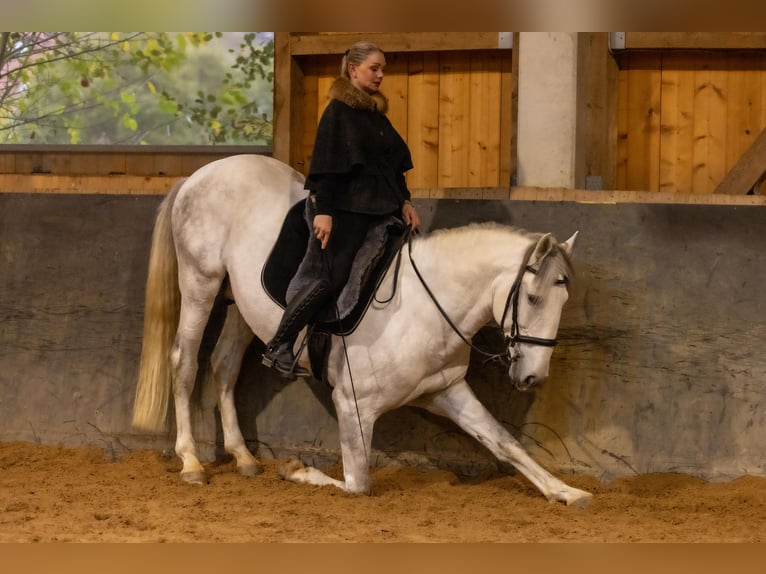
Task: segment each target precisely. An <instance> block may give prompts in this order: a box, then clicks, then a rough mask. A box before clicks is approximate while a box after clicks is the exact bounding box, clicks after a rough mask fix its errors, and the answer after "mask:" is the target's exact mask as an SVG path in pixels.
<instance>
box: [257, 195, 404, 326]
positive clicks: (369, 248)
mask: <svg viewBox="0 0 766 574" xmlns="http://www.w3.org/2000/svg"><path fill="white" fill-rule="evenodd" d="M304 205H305V200H301V201H299V202H298V203H296V204H295V205H293V206H292V207H291V208H290V210H289V211H288V212H287V216H286V217H285V220H284V222H283V223H282V228H281V230H280V232H279V236H278V237H277V241H276V243H275V244H274V247H273V248H272V250H271V253H270V254H269V257H268V259H267V260H266V263H265V264H264V266H263V271H262V273H261V284H262V285H263V288H264V290H265V291H266V293H268V295H269V296H270V297H271V298H272V299H273V300H274V301H275V302H276V303H278V304H279V305H280V307H282V308H283V309H284V308H285V307H286V306H287V300H286V293H287V287H288V285H289V284H290V281H291V279H292V278H293V276H294V275H295V273H296V272H297V270H298V267H299V266H300V263H301V261H302V260H303V256H304V255H305V253H306V247H307V245H308V240H309V237H310V235H309V227H308V225H307V223H306V220H305V218H304V215H303V213H304ZM406 229H407V228H406V227H404V225H403V224H402V223H401V222H400V220H398V219H396V218H394V217H391V218H389V219H386V220H384V221H382V222H381V223H380V224H378V225H376V226H374V227H373V228H371V229H370V231H369V232H368V234H367V239H366V240H365V244H364V246H363V248H362V249H360V250H359V253H358V254H357V258H356V259H355V260H354V264H353V266H352V269H351V274H350V278H349V283H348V285H346V287H345V288H344V289H343V291H341V293H340V294H339V296H338V301H342V302H348V303H347V305H346V306H344V305H341V306H340V307H339V308H338V309H337V310H336V308H335V302H332V303H331V304H330V305H329V306H328V308H326V309H325V310H323V311H322V312H320V314H319V319H318V320H317V322H316V324H315V326H314V331H315V332H322V333H330V334H334V335H341V334H342V335H348V334H350V333H352V332H353V331H354V329H355V328H356V326H357V325H358V323H359V321H360V320H361V318H362V317H363V316H364V313H365V311H366V310H367V308H368V307H369V305H370V303H371V302H372V298H373V297H374V295H375V290H376V289H377V286H378V284H379V282H380V280H381V278H382V277H383V275H384V274H385V272H386V270H387V269H388V267H389V265H390V264H391V262H392V261H393V259H394V257H395V255H396V254H397V253H398V252H399V250H400V249H401V246H402V245H403V244H404V241H405V240H406V237H407V233H405V231H406ZM349 290H353V291H354V292H349ZM338 314H340V324H339V322H338V317H337V316H338Z"/></svg>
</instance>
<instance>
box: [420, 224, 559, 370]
mask: <svg viewBox="0 0 766 574" xmlns="http://www.w3.org/2000/svg"><path fill="white" fill-rule="evenodd" d="M407 247H408V252H409V257H410V263H412V268H413V269H414V271H415V274H416V275H417V276H418V279H420V282H421V283H422V285H423V287H424V288H425V290H426V293H428V296H429V297H431V300H432V301H433V302H434V305H436V308H437V309H438V310H439V312H440V313H441V315H442V317H444V319H445V321H447V323H448V324H449V326H450V327H452V330H453V331H455V333H457V335H458V337H460V338H461V339H462V340H463V342H464V343H465V344H466V345H468V346H469V347H471V348H472V349H473V350H474V351H476V352H478V353H480V354H481V355H484V356H485V357H489V359H490V360H500V361H502V362H505V363H508V364H510V363H514V362H515V361H516V360H518V357H519V355H518V354H516V355H514V354H512V353H511V349H512V348H514V347H516V344H517V343H525V344H528V345H538V346H542V347H555V346H556V345H557V344H558V341H557V340H556V339H542V338H540V337H528V336H527V335H522V334H521V333H519V322H518V313H519V293H520V292H521V281H522V279H523V278H524V274H525V273H527V272H529V273H532V274H535V275H536V274H537V270H536V269H535V268H533V267H531V266H530V265H529V260H530V258H531V257H532V252H533V251H534V249H535V247H536V246H535V245H531V246H530V247H529V249H527V252H526V253H525V254H524V260H523V262H522V264H521V266H520V267H519V273H518V274H517V275H516V279H515V280H514V282H513V285H511V290H510V291H509V292H508V297H506V299H505V308H504V309H503V317H502V319H501V320H500V329H501V331H502V332H503V333H505V319H506V317H507V316H508V309H512V310H511V330H510V334H509V335H505V345H506V349H505V352H504V353H487V352H486V351H483V350H482V349H479V348H478V347H476V346H475V345H474V344H473V343H471V341H469V340H468V339H467V338H466V337H465V335H463V334H462V333H461V332H460V329H458V328H457V326H456V325H455V324H454V323H453V322H452V319H450V318H449V316H448V315H447V312H446V311H445V310H444V309H443V308H442V306H441V305H440V304H439V301H437V300H436V297H435V296H434V294H433V293H432V292H431V289H430V288H429V287H428V284H427V283H426V282H425V279H423V276H422V275H421V274H420V271H419V270H418V268H417V266H416V265H415V260H414V259H413V258H412V236H410V237H409V238H408V242H407ZM567 282H568V281H567V279H566V278H564V279H559V280H557V281H556V284H557V285H564V284H566V283H567Z"/></svg>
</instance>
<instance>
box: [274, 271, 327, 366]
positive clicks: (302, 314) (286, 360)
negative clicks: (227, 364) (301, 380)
mask: <svg viewBox="0 0 766 574" xmlns="http://www.w3.org/2000/svg"><path fill="white" fill-rule="evenodd" d="M330 293H331V292H330V288H329V285H328V284H327V282H326V281H322V280H320V281H315V282H314V283H311V284H309V285H307V286H306V287H304V288H303V289H301V290H300V291H299V292H298V293H297V294H296V295H295V296H294V297H293V298H292V299H291V300H290V302H289V303H288V304H287V309H285V313H284V315H282V321H281V322H280V323H279V327H278V328H277V333H276V334H275V335H274V338H273V339H272V340H271V341H269V343H268V344H267V345H266V352H265V353H263V361H262V362H263V364H264V365H266V366H267V367H274V368H275V369H276V370H277V371H278V372H279V374H281V375H282V376H283V377H285V378H290V379H292V378H295V377H309V376H310V375H311V373H310V372H309V371H308V370H307V369H304V368H303V367H301V366H299V365H298V364H297V359H296V357H295V355H294V354H293V346H294V345H295V340H296V339H297V338H298V333H300V331H301V329H303V327H305V326H306V325H307V324H308V323H309V322H310V321H311V320H312V319H313V318H314V316H315V315H316V314H317V313H318V312H319V310H320V309H321V308H322V307H323V306H324V305H325V303H326V302H327V301H328V299H329V295H330Z"/></svg>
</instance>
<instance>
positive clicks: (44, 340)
mask: <svg viewBox="0 0 766 574" xmlns="http://www.w3.org/2000/svg"><path fill="white" fill-rule="evenodd" d="M160 200H161V198H160V197H157V196H98V195H68V196H60V195H39V194H35V195H27V194H0V269H1V275H0V321H1V323H0V440H3V441H11V440H22V441H34V442H40V443H63V444H68V445H82V444H92V445H100V446H103V447H104V448H105V449H106V450H108V451H110V452H112V453H114V454H117V455H118V454H120V453H121V452H125V451H126V450H127V449H132V448H140V447H151V448H165V447H168V446H170V445H172V437H150V436H145V435H138V434H135V433H134V432H132V431H131V429H130V426H129V421H130V414H131V406H132V400H133V393H134V379H135V376H136V371H137V366H138V356H139V352H140V345H141V340H140V339H141V329H142V306H143V289H144V281H145V276H146V261H147V255H148V248H149V241H150V235H151V229H152V225H153V219H154V211H155V209H156V207H157V205H158V204H159V202H160ZM418 205H419V209H420V212H421V214H422V216H423V218H424V220H425V226H426V228H427V229H428V228H438V227H450V226H454V225H458V224H461V223H465V222H468V221H477V220H497V221H501V222H505V223H510V224H513V225H517V226H519V227H525V228H527V229H530V230H536V231H552V232H553V233H554V234H555V235H556V236H557V237H558V238H559V239H561V240H563V239H566V238H567V237H568V236H569V235H570V234H571V233H572V232H573V231H575V230H578V229H579V230H580V238H579V240H578V244H577V246H576V249H575V266H576V270H577V278H576V280H575V282H574V284H573V286H572V291H571V298H570V301H569V302H568V303H567V306H566V308H565V311H564V315H563V319H562V326H561V330H560V344H559V346H558V347H557V349H556V350H555V352H554V356H553V361H552V365H551V378H550V379H549V381H548V383H547V384H546V386H544V387H543V388H541V389H540V390H538V391H537V392H536V393H535V394H520V393H517V392H515V391H511V390H510V389H509V385H508V383H507V380H506V378H505V376H504V374H503V373H502V370H501V369H500V368H498V367H493V366H488V367H481V365H480V364H479V361H476V362H474V363H472V365H471V369H470V372H469V381H471V383H472V386H473V388H474V390H475V392H476V393H477V395H478V396H479V398H480V399H481V400H482V401H483V402H484V403H485V404H486V405H487V407H488V408H489V409H490V411H492V412H493V413H494V414H495V415H496V416H497V418H498V419H500V420H501V421H503V422H504V423H505V424H507V425H508V426H509V428H510V429H511V430H512V431H513V432H514V433H515V434H516V435H517V436H519V437H520V438H521V439H522V441H523V442H524V444H525V445H526V446H527V448H528V449H529V451H530V453H531V454H532V455H533V456H534V457H535V458H536V459H537V460H538V461H540V462H541V463H542V464H544V465H545V466H547V467H548V468H551V469H553V470H556V469H559V470H572V471H574V472H581V473H587V474H591V475H594V476H598V477H600V478H604V479H608V478H610V477H613V476H619V475H623V474H632V473H644V472H654V471H676V472H684V473H690V474H693V475H697V476H702V477H706V478H712V479H725V478H730V477H733V476H737V475H740V474H753V475H766V456H764V449H763V448H762V440H761V437H762V436H763V435H764V432H766V414H765V413H766V409H764V408H763V407H764V402H766V399H764V396H765V395H764V392H763V384H764V381H766V361H765V360H764V359H763V358H762V354H761V352H760V344H761V342H762V341H763V340H764V335H766V329H764V324H763V317H764V310H765V309H764V302H763V301H764V299H763V297H762V296H761V291H762V288H761V287H762V285H763V284H764V279H766V278H765V277H764V275H766V269H764V268H763V266H762V265H761V264H760V262H761V261H762V258H763V253H764V252H765V251H766V218H764V217H763V208H762V207H757V206H695V205H667V204H665V205H646V204H592V203H558V202H535V201H517V202H509V201H482V202H478V201H459V200H424V199H422V200H418ZM477 342H478V344H480V345H491V344H493V343H497V342H498V341H497V339H496V335H495V333H494V332H493V331H491V330H483V331H481V332H480V333H479V336H478V337H477ZM260 350H261V344H260V343H259V342H254V344H253V345H252V347H251V349H250V351H249V352H248V356H247V357H246V362H245V365H244V366H243V371H242V374H241V377H240V383H239V386H238V399H237V400H238V404H239V408H240V419H241V421H242V425H243V430H244V432H245V435H246V438H247V439H248V441H249V442H250V446H251V448H252V449H253V450H254V451H256V452H258V453H259V454H260V455H262V456H266V457H268V456H279V455H282V454H287V453H290V452H299V453H302V454H304V456H305V458H306V459H307V460H309V461H311V460H313V461H315V462H317V463H319V464H322V463H325V462H333V461H335V460H337V447H338V440H337V429H336V425H335V420H334V417H333V411H332V406H331V403H330V401H329V398H330V391H329V389H328V388H326V387H324V386H323V385H321V384H319V383H316V382H313V383H306V382H302V381H296V382H294V383H290V384H287V385H285V384H284V383H282V382H281V381H280V380H279V379H276V378H275V377H273V376H272V375H271V374H270V373H268V372H266V371H265V370H264V369H263V367H261V365H260V364H258V360H257V357H258V356H259V354H260ZM218 440H219V441H220V436H219V439H218ZM373 446H374V448H375V451H376V452H375V454H376V457H377V462H378V463H379V464H384V463H386V462H388V461H391V460H393V459H397V460H404V461H407V462H410V463H413V464H420V463H422V464H440V465H445V466H453V467H457V468H459V469H460V470H462V471H464V472H469V473H470V472H478V471H479V470H481V469H482V468H483V467H485V466H486V465H488V464H493V463H492V462H491V458H490V457H489V455H488V454H487V453H486V452H485V451H484V450H483V449H482V447H480V446H478V445H477V444H476V443H475V442H474V441H472V440H471V439H470V438H468V437H466V436H465V435H463V434H462V433H461V432H460V431H459V430H457V429H456V428H455V427H454V426H453V425H452V424H451V423H449V422H447V421H443V420H441V419H439V418H437V417H433V416H431V415H428V414H425V413H421V412H420V411H417V410H415V409H400V410H399V411H396V412H394V413H389V414H387V415H385V416H384V417H383V418H382V419H381V420H380V421H379V423H378V424H377V426H376V429H375V437H374V444H373ZM219 448H220V447H219Z"/></svg>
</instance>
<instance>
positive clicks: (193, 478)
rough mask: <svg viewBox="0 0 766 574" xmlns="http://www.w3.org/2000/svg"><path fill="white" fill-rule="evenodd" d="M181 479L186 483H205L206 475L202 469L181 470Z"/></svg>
mask: <svg viewBox="0 0 766 574" xmlns="http://www.w3.org/2000/svg"><path fill="white" fill-rule="evenodd" d="M181 480H183V481H184V482H186V483H187V484H207V475H206V474H205V473H204V472H202V471H192V472H182V473H181Z"/></svg>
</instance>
